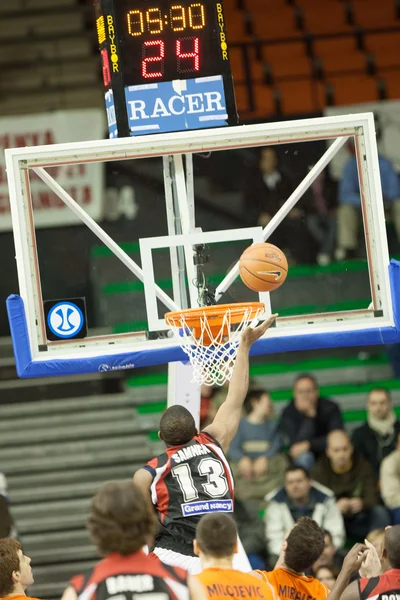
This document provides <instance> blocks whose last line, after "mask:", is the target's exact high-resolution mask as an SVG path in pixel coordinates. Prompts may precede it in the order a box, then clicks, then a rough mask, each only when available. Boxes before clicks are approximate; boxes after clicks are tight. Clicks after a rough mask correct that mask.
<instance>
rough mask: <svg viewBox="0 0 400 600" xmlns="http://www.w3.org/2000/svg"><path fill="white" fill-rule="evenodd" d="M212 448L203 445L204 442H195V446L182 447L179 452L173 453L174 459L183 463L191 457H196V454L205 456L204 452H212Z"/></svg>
mask: <svg viewBox="0 0 400 600" xmlns="http://www.w3.org/2000/svg"><path fill="white" fill-rule="evenodd" d="M210 453H211V450H210V448H207V446H203V444H195V445H194V446H187V448H181V450H178V452H175V454H173V455H172V457H171V458H172V460H174V461H175V462H176V463H178V464H179V463H181V462H183V461H185V460H188V459H189V458H195V456H203V454H210Z"/></svg>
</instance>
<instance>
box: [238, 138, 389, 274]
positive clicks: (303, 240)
mask: <svg viewBox="0 0 400 600" xmlns="http://www.w3.org/2000/svg"><path fill="white" fill-rule="evenodd" d="M347 148H348V152H349V154H350V157H349V159H348V161H347V163H346V164H345V167H344V170H343V174H342V178H341V180H340V181H339V182H335V181H333V180H332V179H331V178H330V176H329V171H328V170H327V169H326V170H325V171H323V172H322V173H321V174H320V175H319V176H318V177H317V179H316V180H315V181H314V182H313V184H312V185H311V186H310V188H309V189H308V190H307V192H306V193H305V194H304V196H303V197H302V198H301V199H300V200H299V202H298V203H297V204H296V205H295V207H294V208H292V210H291V211H290V212H289V213H288V215H287V216H286V217H285V218H284V219H283V221H282V222H281V223H280V224H279V226H278V227H277V228H276V229H275V231H274V232H273V233H272V235H271V236H270V237H269V239H268V241H270V242H271V243H273V244H275V245H276V246H278V247H279V248H281V249H282V250H283V251H284V252H285V255H286V256H287V257H288V259H289V262H290V263H291V264H297V263H299V264H310V263H313V262H317V263H318V264H320V265H321V266H325V265H327V264H329V263H330V262H331V261H332V260H333V259H335V260H338V261H342V260H346V259H351V258H358V257H359V256H363V254H362V250H361V248H360V247H359V246H360V245H359V235H358V234H359V229H360V227H359V225H360V223H361V196H360V189H359V182H358V171H357V162H356V156H355V151H354V142H353V141H349V142H348V144H347ZM311 166H312V165H310V168H311ZM379 168H380V176H381V183H382V195H383V201H384V206H385V211H386V216H387V219H388V221H390V222H391V223H392V224H393V228H394V232H395V235H396V238H397V242H400V180H399V176H398V175H397V173H396V172H395V170H394V168H393V166H392V164H391V162H390V161H389V160H387V159H386V158H385V157H384V156H381V155H379ZM305 175H306V173H303V176H305ZM298 176H299V173H296V176H295V174H294V173H293V172H292V171H291V170H289V169H288V167H287V165H285V161H284V160H281V159H280V158H279V157H278V154H277V152H276V150H275V148H273V147H265V148H262V149H261V152H260V155H259V159H258V163H257V165H256V166H255V168H252V169H251V172H249V173H247V174H246V177H245V183H244V192H243V211H244V215H245V220H246V221H247V222H248V223H249V225H252V226H254V225H261V226H262V227H265V226H266V225H268V223H269V222H270V221H271V219H272V217H273V216H274V215H275V214H276V213H277V211H278V210H279V209H280V208H281V207H282V206H283V204H284V203H285V201H286V200H287V199H288V197H289V196H290V195H291V193H292V192H293V191H294V190H295V188H296V186H297V185H298V183H299V177H298Z"/></svg>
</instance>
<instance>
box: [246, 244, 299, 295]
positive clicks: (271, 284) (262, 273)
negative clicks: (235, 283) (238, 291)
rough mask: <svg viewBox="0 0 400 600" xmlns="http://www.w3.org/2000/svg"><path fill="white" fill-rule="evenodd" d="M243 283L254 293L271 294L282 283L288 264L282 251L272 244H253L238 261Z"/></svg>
mask: <svg viewBox="0 0 400 600" xmlns="http://www.w3.org/2000/svg"><path fill="white" fill-rule="evenodd" d="M239 273H240V277H241V279H242V281H243V283H244V284H245V285H246V286H247V287H248V288H250V289H251V290H254V291H255V292H272V290H276V289H277V288H278V287H280V286H281V285H282V283H284V281H285V279H286V277H287V273H288V263H287V260H286V256H285V255H284V254H283V252H282V250H280V249H279V248H277V247H276V246H274V245H273V244H267V243H265V244H254V245H253V246H249V247H248V248H246V250H245V251H244V252H243V254H242V256H241V257H240V261H239Z"/></svg>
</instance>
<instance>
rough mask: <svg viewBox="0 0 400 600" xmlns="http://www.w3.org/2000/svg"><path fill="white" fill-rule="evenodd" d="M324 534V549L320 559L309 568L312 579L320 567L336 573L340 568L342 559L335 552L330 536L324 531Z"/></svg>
mask: <svg viewBox="0 0 400 600" xmlns="http://www.w3.org/2000/svg"><path fill="white" fill-rule="evenodd" d="M324 534H325V537H324V541H325V546H324V549H323V551H322V553H321V555H320V557H319V558H318V559H317V560H316V561H315V563H314V564H313V566H312V568H311V575H314V577H315V574H316V572H317V569H319V568H320V567H322V566H328V567H329V568H330V569H333V570H335V571H338V572H339V571H340V569H341V568H342V562H343V557H342V555H341V553H339V552H337V551H336V548H335V546H334V545H333V540H332V536H331V534H330V533H329V531H327V530H326V529H325V531H324Z"/></svg>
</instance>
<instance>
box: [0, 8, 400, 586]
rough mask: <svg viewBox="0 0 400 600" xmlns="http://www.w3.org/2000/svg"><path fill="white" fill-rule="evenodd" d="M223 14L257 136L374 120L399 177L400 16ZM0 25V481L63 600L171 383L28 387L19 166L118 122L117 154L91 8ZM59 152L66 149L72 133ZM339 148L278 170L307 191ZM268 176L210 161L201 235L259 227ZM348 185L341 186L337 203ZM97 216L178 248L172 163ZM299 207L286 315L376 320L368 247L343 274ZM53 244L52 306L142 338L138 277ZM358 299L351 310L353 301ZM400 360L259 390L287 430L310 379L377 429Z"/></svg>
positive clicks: (67, 381) (138, 176)
mask: <svg viewBox="0 0 400 600" xmlns="http://www.w3.org/2000/svg"><path fill="white" fill-rule="evenodd" d="M224 10H225V18H226V21H227V33H228V39H229V43H230V60H231V67H232V71H233V77H234V85H235V93H236V98H237V106H238V112H239V116H240V122H241V123H258V122H268V121H279V120H287V119H294V118H301V117H314V116H321V115H323V114H335V113H336V114H337V112H344V113H347V112H351V111H352V110H357V111H360V110H361V109H362V108H363V106H362V105H363V103H368V110H370V107H372V109H373V110H374V112H375V114H377V115H378V127H379V132H380V140H379V141H380V144H382V146H380V149H381V151H382V153H383V155H385V156H387V157H388V158H389V159H390V160H391V163H392V165H393V167H394V169H395V170H396V172H397V174H399V172H400V144H397V145H396V144H395V143H394V142H393V141H391V140H393V139H396V138H393V137H391V136H396V135H397V134H398V133H400V53H399V48H400V2H399V1H398V0H382V1H381V2H376V0H224ZM0 17H1V18H0V63H1V76H0V146H1V153H2V156H1V157H0V188H1V189H0V257H1V258H0V264H1V271H0V272H1V277H0V304H1V306H2V309H1V310H0V336H1V337H0V431H1V435H0V454H1V462H0V470H1V471H3V472H4V473H5V475H6V477H7V481H8V493H9V498H10V506H11V513H12V516H13V519H14V524H15V527H16V530H17V532H18V537H19V539H20V540H21V541H22V543H23V544H24V548H25V550H26V552H27V553H28V554H29V555H30V556H31V557H32V563H33V565H34V572H35V580H36V583H35V587H34V589H33V590H32V593H31V595H34V596H36V597H40V598H56V597H59V594H60V592H61V591H62V589H63V586H64V584H65V582H66V581H67V580H68V579H69V578H70V577H71V576H72V575H73V574H74V573H75V572H78V571H81V570H82V568H84V567H85V566H87V567H89V566H90V565H92V564H93V563H94V561H95V558H96V556H95V550H94V547H93V545H92V544H91V543H90V541H89V539H88V537H87V533H86V531H85V528H84V524H85V518H86V514H87V510H88V506H89V502H90V498H91V496H92V494H93V492H94V490H95V489H97V487H98V485H99V484H100V483H101V482H103V481H104V480H106V479H110V478H125V477H130V476H131V474H132V472H133V471H134V470H135V469H136V468H138V467H139V466H141V465H142V464H143V463H144V462H145V461H146V460H147V459H148V458H149V457H151V456H153V455H154V454H155V452H156V451H157V450H158V448H159V442H158V441H157V423H158V420H159V417H160V414H161V412H162V411H163V409H164V408H165V405H166V393H167V371H166V367H159V368H156V367H154V368H148V369H141V370H139V371H133V370H130V371H115V372H111V373H97V374H93V375H80V376H76V377H59V378H51V379H40V380H19V379H18V378H17V376H16V372H15V367H14V360H13V355H12V347H11V341H10V337H9V329H8V321H7V315H6V310H5V300H6V297H7V296H8V295H9V294H10V293H15V292H17V291H18V283H17V272H16V265H15V259H14V245H13V239H12V231H11V227H10V222H9V207H8V200H7V182H6V175H5V168H4V156H3V149H4V148H6V147H8V146H10V147H11V146H17V145H21V146H23V145H31V144H33V143H35V144H37V143H39V144H41V143H46V141H52V139H53V138H52V137H51V135H50V137H47V138H46V135H47V134H48V131H49V130H51V127H52V120H51V119H52V118H53V116H54V114H55V111H63V112H65V113H66V115H67V116H68V113H69V111H80V110H87V109H91V108H93V109H97V110H98V111H99V112H101V113H102V114H103V119H104V121H102V125H101V126H102V127H103V132H104V136H103V137H106V123H105V114H104V113H105V110H104V97H103V91H102V80H101V67H100V60H99V53H98V47H97V39H96V33H95V29H94V16H93V7H92V5H91V2H90V1H88V2H84V1H83V0H81V1H79V0H13V2H5V1H3V2H1V3H0ZM341 107H345V108H343V109H342V108H341ZM43 114H47V115H48V119H49V120H48V124H47V125H46V119H44V120H43ZM27 116H29V118H28V117H27ZM36 119H38V120H37V121H36ZM21 123H22V125H21ZM43 123H44V124H43ZM46 131H47V134H46ZM33 134H36V137H35V135H33ZM57 136H58V137H57V139H56V141H60V142H61V141H64V140H63V139H62V133H61V134H60V133H59V132H58V133H57ZM100 137H101V136H100ZM55 138H56V136H55V134H54V139H55ZM385 144H386V146H385ZM324 148H325V142H315V143H308V144H291V145H287V146H279V147H277V148H276V152H277V159H278V162H279V169H281V170H282V172H283V177H284V176H285V173H287V174H288V177H289V175H290V178H291V180H290V185H292V189H293V186H295V185H296V184H297V183H298V182H299V181H300V180H301V179H302V178H303V177H304V176H305V175H306V173H307V172H308V169H309V167H310V165H312V164H314V163H315V161H316V160H317V159H318V157H319V156H320V155H321V154H322V153H323V151H324ZM385 151H386V152H385ZM257 165H258V154H257V153H255V152H253V151H252V150H240V151H235V152H230V153H224V152H221V153H219V154H218V155H215V156H213V157H212V160H209V159H207V158H206V157H203V156H195V157H194V167H195V176H196V188H195V191H196V206H197V210H196V219H197V224H198V225H199V226H200V227H201V226H202V225H204V227H205V229H227V228H234V227H240V226H245V225H253V224H256V223H257V219H258V216H257V215H256V213H255V212H254V211H256V208H254V210H253V208H252V210H251V211H250V210H248V209H247V208H246V206H245V205H244V198H246V193H247V194H252V193H253V191H252V190H250V191H249V190H247V192H246V186H248V182H249V177H251V173H253V171H254V170H256V169H257ZM338 177H339V179H340V175H339V176H338V175H337V174H336V180H335V174H334V173H331V178H332V182H331V183H332V189H333V190H334V192H333V194H334V196H335V199H336V197H337V193H338V192H337V187H338V183H339V179H338ZM85 185H86V184H85ZM87 186H88V187H89V188H90V190H91V191H90V190H89V192H87V193H89V194H90V193H93V190H94V191H95V190H96V189H97V188H96V187H95V186H94V187H93V188H91V187H90V186H91V182H90V177H89V179H88V182H87ZM85 189H87V188H85ZM83 193H84V192H83ZM39 196H40V195H39ZM39 196H38V199H37V202H38V203H39V204H38V206H39V205H40V202H43V206H42V207H41V210H45V209H46V199H43V197H39ZM95 200H96V202H98V203H99V206H98V209H96V210H97V214H98V221H99V222H100V223H101V224H102V226H103V227H104V229H105V230H106V231H107V232H108V233H109V234H110V235H111V236H112V237H113V238H114V239H115V240H117V241H118V242H119V243H121V244H123V247H124V249H126V250H127V251H128V253H129V254H130V255H132V256H133V257H135V256H136V257H137V256H138V246H137V243H136V242H135V240H136V241H137V239H138V238H139V237H145V236H146V235H166V233H167V231H166V219H165V215H164V210H165V209H164V202H163V180H162V165H161V160H160V159H157V160H142V161H137V162H136V163H135V162H133V161H131V162H129V161H127V162H125V163H124V164H120V163H113V164H111V163H110V164H108V165H107V166H106V167H105V170H104V173H103V174H102V179H101V194H100V198H95ZM333 203H334V204H335V203H336V200H334V202H333ZM335 206H336V204H335ZM299 207H300V213H301V214H300V215H298V216H297V217H295V218H298V219H299V228H300V229H299V231H300V230H301V231H302V232H303V233H304V236H305V237H304V240H305V246H302V247H301V248H300V249H298V247H297V246H298V245H296V247H293V248H291V240H290V236H289V240H286V246H285V249H286V250H288V252H289V255H290V260H291V272H290V277H293V278H296V280H297V282H298V283H297V286H298V289H299V290H301V293H299V295H298V296H297V297H294V295H293V294H285V286H283V287H282V288H281V289H280V290H278V291H277V292H274V294H276V296H275V298H276V300H275V302H276V309H277V310H278V312H279V313H280V314H281V315H290V314H296V313H297V314H299V313H301V312H302V311H303V312H307V311H310V312H323V311H324V310H328V311H333V310H335V309H343V308H349V309H352V308H359V307H360V308H361V307H365V306H368V304H369V299H368V294H369V289H368V277H367V265H366V259H365V251H364V249H363V241H362V239H361V238H360V239H359V240H358V241H359V245H358V248H357V249H356V250H355V251H354V252H353V253H351V255H350V256H347V257H344V260H342V261H341V262H337V261H336V260H335V250H336V249H337V247H336V246H335V247H334V248H333V249H332V256H331V257H330V260H322V261H321V260H320V259H318V252H319V251H318V244H317V242H316V241H315V240H314V241H313V240H312V236H311V237H310V233H309V231H308V232H305V227H306V226H305V221H306V216H307V214H308V212H307V211H308V209H307V208H306V207H305V205H304V207H303V206H302V205H301V204H299ZM303 209H304V210H303ZM252 211H253V212H252ZM333 214H334V213H333ZM250 221H251V222H250ZM2 222H3V224H2ZM296 231H297V230H296ZM303 233H302V235H303ZM296 235H297V234H296ZM307 236H308V237H307ZM388 236H389V246H390V253H391V256H393V257H397V256H398V255H399V254H400V247H399V242H398V240H397V236H396V228H395V225H394V224H393V223H392V222H391V221H390V219H389V221H388ZM71 240H72V243H71ZM37 244H38V251H39V256H40V258H41V259H42V264H43V265H44V266H43V270H42V285H43V296H44V298H49V299H51V298H71V297H79V296H84V297H85V298H86V301H87V307H88V318H89V326H90V327H91V328H92V329H96V330H98V331H115V332H119V331H120V332H122V331H131V330H135V329H138V330H140V327H141V323H142V321H143V319H144V318H145V317H144V315H143V312H142V311H141V310H139V309H138V310H137V311H136V312H135V310H133V309H132V306H134V305H135V294H137V291H138V289H139V288H138V287H137V286H138V284H137V283H136V282H132V281H131V280H130V278H129V276H128V275H124V276H123V277H122V276H121V271H119V270H118V269H116V267H115V265H116V262H115V261H114V259H111V257H110V253H109V252H108V251H107V250H106V249H105V248H104V247H103V246H101V244H100V243H99V242H97V240H96V238H95V237H94V236H93V235H92V234H91V233H90V232H89V230H88V229H87V228H86V227H85V226H84V225H76V224H75V225H69V226H65V225H63V223H62V220H60V222H57V223H56V224H52V225H51V226H50V227H46V226H41V227H40V228H38V229H37ZM341 258H342V259H343V257H341ZM231 260H232V262H233V261H234V260H235V254H234V253H233V252H232V259H231ZM318 263H319V264H318ZM121 269H122V267H121ZM220 275H221V274H218V273H217V274H216V280H218V276H220ZM222 275H223V274H222ZM165 285H166V286H167V287H168V282H166V284H165ZM343 285H345V286H346V288H347V290H348V297H346V298H345V299H344V300H343V298H339V297H338V294H337V291H336V289H337V287H340V286H343ZM230 301H235V299H233V300H232V299H231V300H230ZM127 314H129V318H127V316H126V315H127ZM399 354H400V353H397V355H396V348H385V347H383V346H382V347H380V346H379V347H371V348H347V349H336V350H327V351H324V352H321V351H318V352H312V351H310V352H303V353H289V354H286V355H284V356H282V355H275V356H273V355H271V356H268V357H258V358H257V359H254V360H252V365H251V377H252V381H253V382H254V385H257V386H258V387H259V386H261V387H265V388H266V389H268V390H270V392H271V396H272V399H273V401H274V409H275V414H276V416H279V414H280V412H281V410H282V408H283V407H284V406H285V404H286V403H287V401H288V400H289V399H290V398H291V396H292V384H293V380H294V378H295V377H296V375H297V374H298V373H301V372H304V371H306V372H311V373H312V374H313V375H314V376H315V377H316V378H317V380H318V382H319V384H320V386H321V395H323V396H329V397H331V398H333V399H334V400H335V401H337V402H338V403H339V406H340V408H341V411H342V414H343V418H344V421H345V427H346V428H347V429H348V430H349V431H351V430H352V429H354V428H355V427H356V426H358V425H359V424H360V423H361V422H363V421H365V416H366V412H365V399H366V394H367V392H368V391H369V390H370V389H372V388H373V387H377V386H384V387H386V388H387V389H389V390H390V391H391V394H392V399H393V402H394V405H395V412H396V414H397V415H399V416H400V378H399V377H400V355H399ZM396 375H397V377H396ZM77 563H79V565H80V566H79V568H78V567H77Z"/></svg>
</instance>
